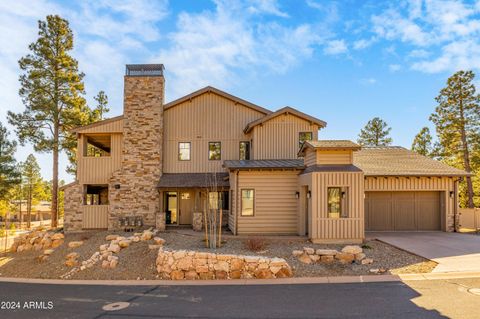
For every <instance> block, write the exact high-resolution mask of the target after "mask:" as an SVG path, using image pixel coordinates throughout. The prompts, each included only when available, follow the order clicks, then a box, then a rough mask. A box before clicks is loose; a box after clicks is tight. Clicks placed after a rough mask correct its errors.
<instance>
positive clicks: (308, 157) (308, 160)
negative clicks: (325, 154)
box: [304, 148, 317, 166]
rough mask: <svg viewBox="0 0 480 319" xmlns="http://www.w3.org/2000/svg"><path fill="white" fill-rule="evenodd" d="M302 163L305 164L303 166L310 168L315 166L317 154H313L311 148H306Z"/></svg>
mask: <svg viewBox="0 0 480 319" xmlns="http://www.w3.org/2000/svg"><path fill="white" fill-rule="evenodd" d="M304 163H305V166H311V165H315V164H317V152H315V151H314V150H313V149H311V148H308V149H307V150H306V152H305V158H304Z"/></svg>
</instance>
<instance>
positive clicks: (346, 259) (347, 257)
mask: <svg viewBox="0 0 480 319" xmlns="http://www.w3.org/2000/svg"><path fill="white" fill-rule="evenodd" d="M335 258H336V259H338V260H339V261H340V262H341V263H342V264H351V263H352V262H353V260H354V259H355V255H352V254H349V253H339V254H336V255H335Z"/></svg>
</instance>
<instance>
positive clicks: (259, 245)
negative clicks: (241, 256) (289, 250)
mask: <svg viewBox="0 0 480 319" xmlns="http://www.w3.org/2000/svg"><path fill="white" fill-rule="evenodd" d="M266 247H267V241H266V240H265V239H263V238H260V237H251V238H248V239H246V240H245V248H246V249H248V250H250V251H260V250H264V249H265V248H266Z"/></svg>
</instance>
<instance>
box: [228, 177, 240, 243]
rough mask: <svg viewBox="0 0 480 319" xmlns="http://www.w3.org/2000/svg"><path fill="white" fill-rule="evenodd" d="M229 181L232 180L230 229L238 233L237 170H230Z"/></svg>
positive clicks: (229, 215)
mask: <svg viewBox="0 0 480 319" xmlns="http://www.w3.org/2000/svg"><path fill="white" fill-rule="evenodd" d="M229 181H230V195H229V196H230V197H229V199H230V211H229V214H228V229H230V231H231V232H232V233H233V234H234V235H236V232H237V230H236V227H235V225H236V217H237V204H238V200H237V188H236V184H237V172H230V174H229Z"/></svg>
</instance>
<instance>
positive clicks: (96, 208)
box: [81, 205, 109, 229]
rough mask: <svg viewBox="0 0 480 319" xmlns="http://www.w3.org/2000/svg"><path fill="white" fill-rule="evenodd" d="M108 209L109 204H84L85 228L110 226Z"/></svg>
mask: <svg viewBox="0 0 480 319" xmlns="http://www.w3.org/2000/svg"><path fill="white" fill-rule="evenodd" d="M108 209H109V205H92V206H89V205H84V206H82V208H81V210H82V211H83V228H84V229H93V228H107V227H108Z"/></svg>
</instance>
